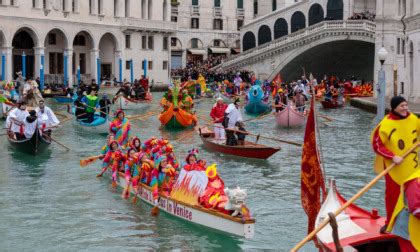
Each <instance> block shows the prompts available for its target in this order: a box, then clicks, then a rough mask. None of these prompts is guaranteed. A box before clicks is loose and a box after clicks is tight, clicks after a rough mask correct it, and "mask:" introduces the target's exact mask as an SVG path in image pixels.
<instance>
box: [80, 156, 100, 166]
mask: <svg viewBox="0 0 420 252" xmlns="http://www.w3.org/2000/svg"><path fill="white" fill-rule="evenodd" d="M102 156H103V155H97V156H91V157H88V158H85V159H81V160H80V166H81V167H85V166H88V165H90V164H92V163H94V162H95V161H96V160H98V159H99V158H101V157H102Z"/></svg>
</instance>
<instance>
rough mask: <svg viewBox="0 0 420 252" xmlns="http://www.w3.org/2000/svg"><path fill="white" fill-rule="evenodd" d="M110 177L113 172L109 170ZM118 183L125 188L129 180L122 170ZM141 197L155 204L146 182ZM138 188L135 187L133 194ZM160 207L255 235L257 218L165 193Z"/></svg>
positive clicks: (201, 222)
mask: <svg viewBox="0 0 420 252" xmlns="http://www.w3.org/2000/svg"><path fill="white" fill-rule="evenodd" d="M108 174H109V177H111V172H110V171H109V170H108ZM117 183H118V185H119V186H120V187H122V188H125V187H126V185H127V182H126V180H125V174H124V173H122V172H120V173H119V176H118V182H117ZM139 189H140V191H139V194H138V196H139V198H140V199H141V200H142V201H144V202H146V203H147V204H149V205H151V206H154V203H153V201H154V199H153V191H152V188H150V187H149V186H147V185H145V184H141V186H140V187H139ZM136 190H137V188H134V190H132V194H134V192H135V191H136ZM158 207H159V209H160V210H161V211H162V212H165V213H167V214H170V215H172V216H175V217H178V218H180V219H182V220H184V221H187V222H189V223H195V224H199V225H202V226H205V227H207V228H212V229H215V230H218V231H222V232H225V233H229V234H233V235H237V236H241V237H245V238H247V239H250V238H253V236H254V224H255V219H252V218H251V219H249V220H242V218H241V217H233V216H230V215H229V214H224V213H221V212H219V211H216V210H211V209H207V208H204V207H202V206H200V205H191V204H188V203H185V202H182V201H179V200H175V199H172V198H170V197H167V196H165V195H162V194H160V195H159V201H158Z"/></svg>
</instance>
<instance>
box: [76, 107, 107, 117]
mask: <svg viewBox="0 0 420 252" xmlns="http://www.w3.org/2000/svg"><path fill="white" fill-rule="evenodd" d="M85 106H86V107H88V108H91V109H94V110H95V112H99V113H101V114H104V115H106V116H108V114H107V113H105V112H102V111H101V110H100V109H97V108H94V107H91V106H89V105H85ZM74 107H75V108H78V109H85V108H81V107H77V106H74Z"/></svg>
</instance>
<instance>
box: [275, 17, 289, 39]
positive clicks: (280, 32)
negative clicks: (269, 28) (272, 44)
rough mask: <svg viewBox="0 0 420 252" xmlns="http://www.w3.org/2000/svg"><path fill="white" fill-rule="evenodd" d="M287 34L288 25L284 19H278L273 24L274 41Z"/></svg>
mask: <svg viewBox="0 0 420 252" xmlns="http://www.w3.org/2000/svg"><path fill="white" fill-rule="evenodd" d="M287 34H289V29H288V24H287V21H286V19H284V18H279V19H277V20H276V22H275V23H274V39H278V38H281V37H283V36H286V35H287Z"/></svg>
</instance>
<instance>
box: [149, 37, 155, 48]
mask: <svg viewBox="0 0 420 252" xmlns="http://www.w3.org/2000/svg"><path fill="white" fill-rule="evenodd" d="M154 44H155V43H154V39H153V36H149V41H148V43H147V48H148V49H149V50H153V48H154Z"/></svg>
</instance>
